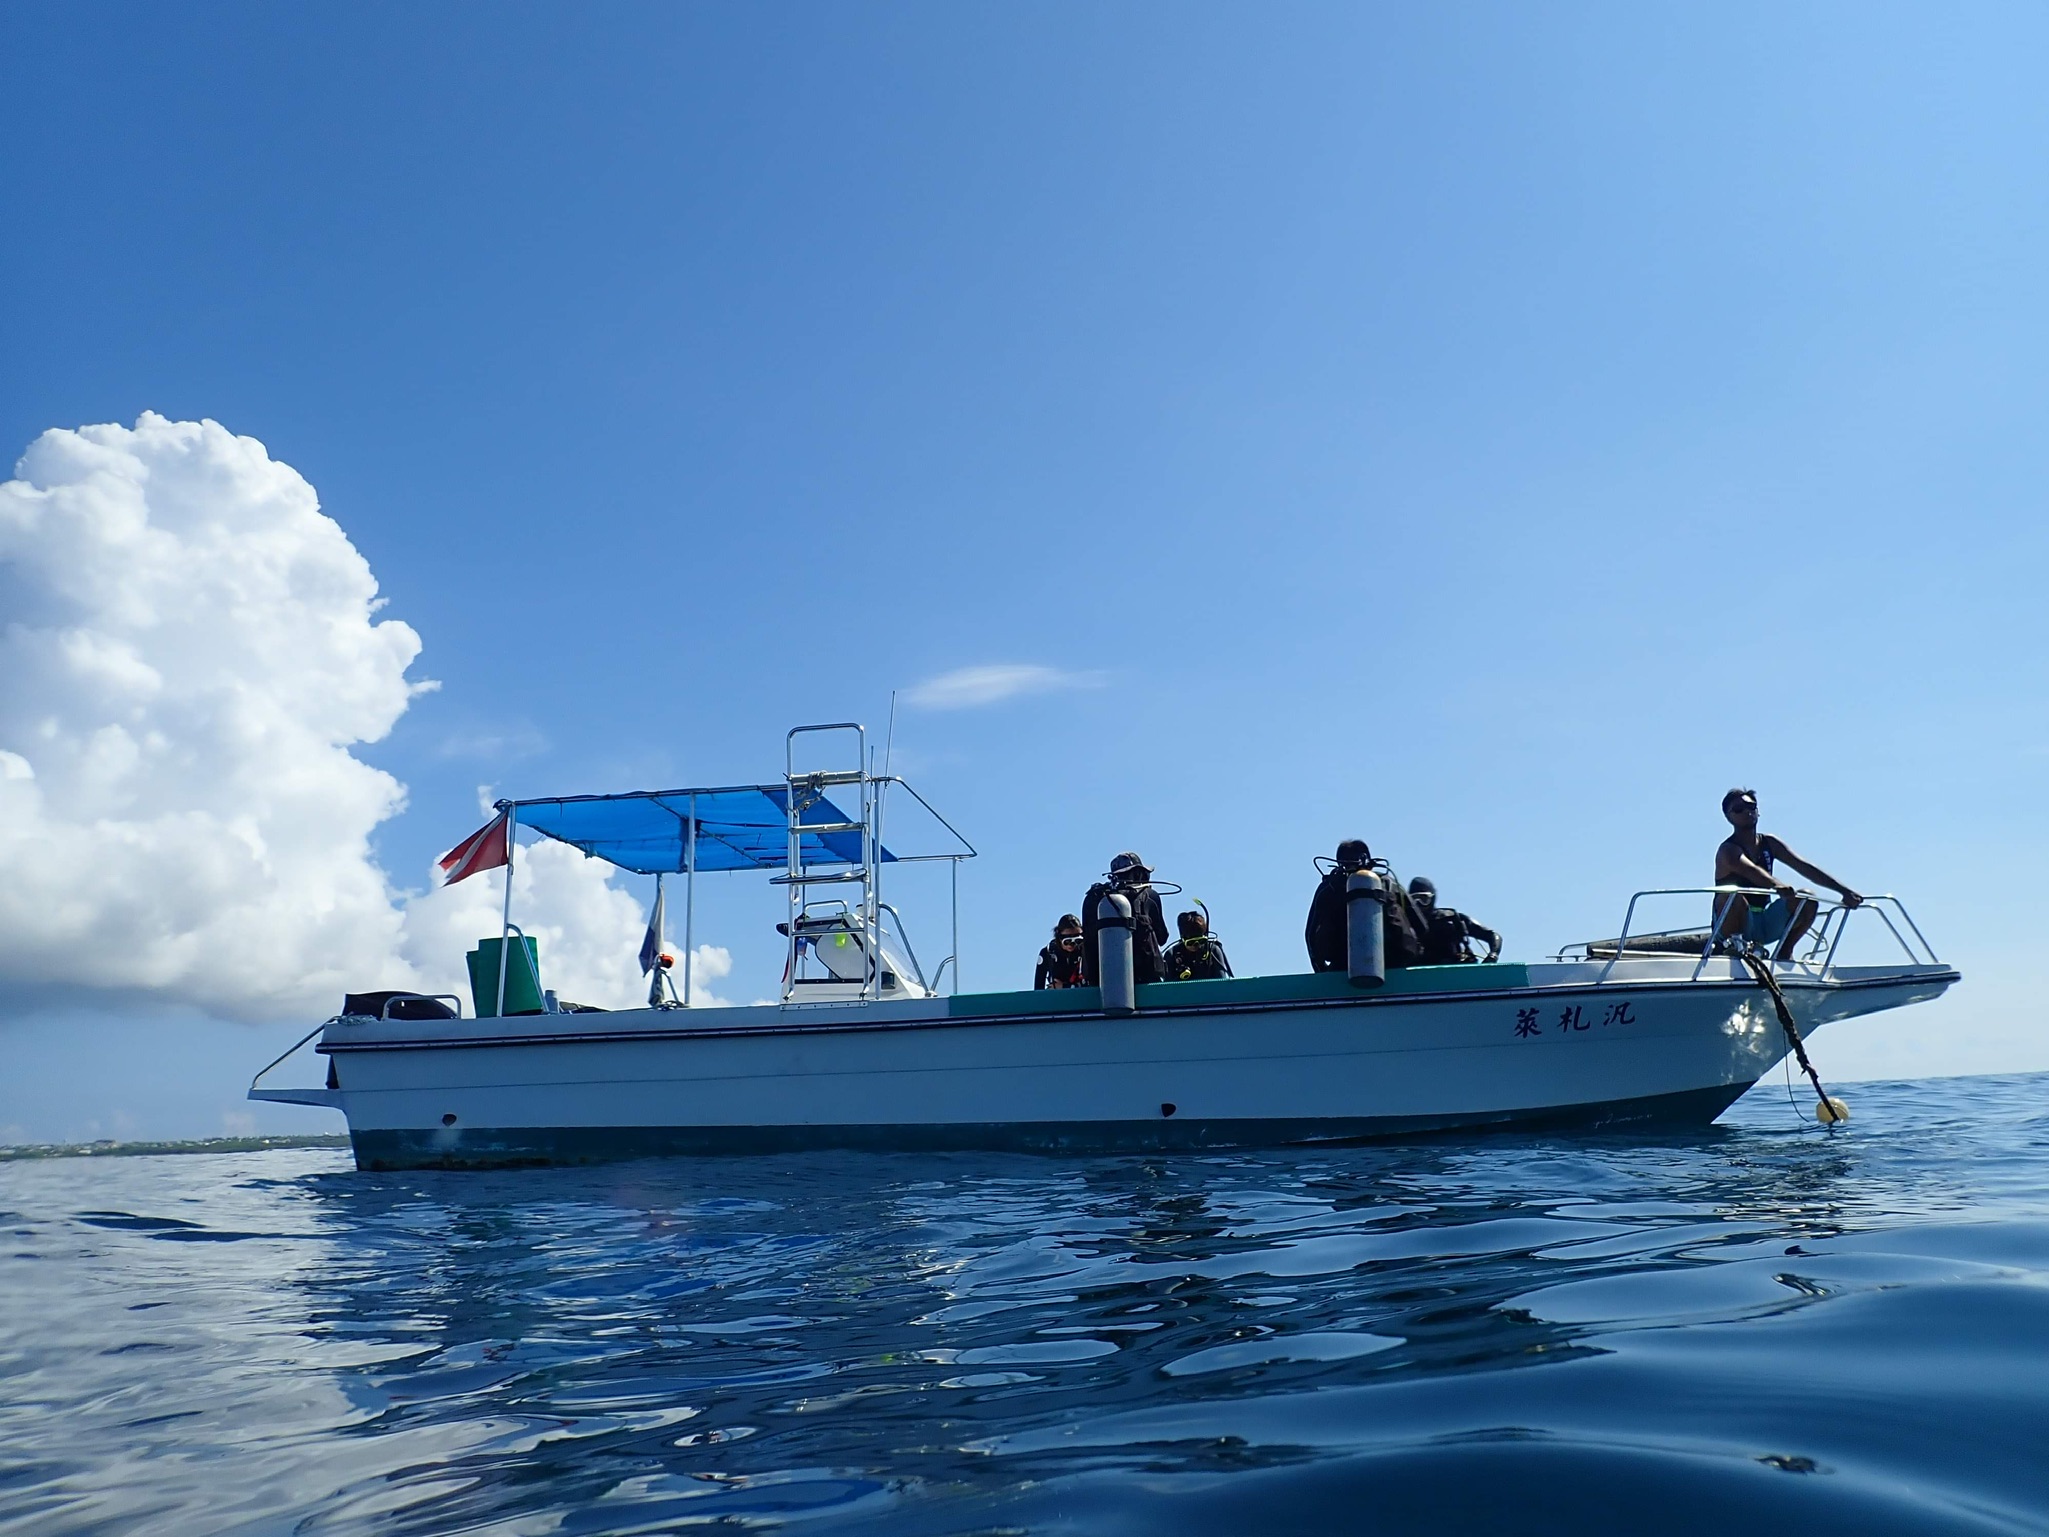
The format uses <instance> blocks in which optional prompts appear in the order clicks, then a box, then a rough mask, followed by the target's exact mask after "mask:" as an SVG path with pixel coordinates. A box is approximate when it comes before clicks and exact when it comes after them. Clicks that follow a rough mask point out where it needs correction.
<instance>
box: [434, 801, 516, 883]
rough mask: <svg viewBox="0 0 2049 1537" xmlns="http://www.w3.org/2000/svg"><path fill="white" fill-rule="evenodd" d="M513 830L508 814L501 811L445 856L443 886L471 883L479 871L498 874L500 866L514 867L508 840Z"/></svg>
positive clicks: (442, 860)
mask: <svg viewBox="0 0 2049 1537" xmlns="http://www.w3.org/2000/svg"><path fill="white" fill-rule="evenodd" d="M509 830H510V824H509V823H508V821H507V813H505V812H503V811H501V812H499V813H498V815H497V816H496V817H494V818H493V819H492V820H491V821H489V822H487V823H486V824H485V825H484V826H482V827H480V828H478V829H477V830H476V831H475V832H473V833H471V834H470V835H469V836H468V837H467V838H465V839H463V840H462V842H460V843H458V844H457V845H456V846H455V847H454V848H452V849H450V850H449V851H448V852H447V853H446V854H443V855H442V856H441V868H442V869H443V870H445V871H446V872H447V874H446V876H445V877H444V878H443V879H442V882H441V884H442V885H444V886H453V885H454V884H455V883H456V882H457V881H466V880H468V879H469V878H470V877H471V876H472V875H475V874H476V873H477V872H478V871H479V870H495V869H497V868H498V867H499V866H500V865H509V864H511V863H512V855H511V853H510V851H509V848H510V844H511V841H512V840H511V839H510V837H509V836H508V833H509Z"/></svg>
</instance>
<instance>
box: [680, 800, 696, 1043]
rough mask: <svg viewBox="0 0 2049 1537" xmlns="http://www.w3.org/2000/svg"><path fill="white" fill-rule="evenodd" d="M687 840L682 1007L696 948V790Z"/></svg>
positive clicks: (686, 998) (687, 1001) (686, 1005)
mask: <svg viewBox="0 0 2049 1537" xmlns="http://www.w3.org/2000/svg"><path fill="white" fill-rule="evenodd" d="M688 838H689V841H688V842H687V843H686V844H685V845H684V850H683V868H684V869H685V870H686V871H687V872H688V873H687V874H686V875H685V876H684V877H683V1007H684V1008H686V1009H687V1008H689V1007H690V962H691V960H692V959H693V957H694V955H695V953H696V950H697V933H696V928H697V792H696V791H695V790H692V791H691V792H690V831H689V834H688Z"/></svg>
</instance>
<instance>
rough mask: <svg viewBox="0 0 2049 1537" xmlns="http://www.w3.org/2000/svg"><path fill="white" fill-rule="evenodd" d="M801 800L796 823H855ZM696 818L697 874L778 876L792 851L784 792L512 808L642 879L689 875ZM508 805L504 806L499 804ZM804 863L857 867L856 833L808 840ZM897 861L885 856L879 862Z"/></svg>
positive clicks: (650, 793)
mask: <svg viewBox="0 0 2049 1537" xmlns="http://www.w3.org/2000/svg"><path fill="white" fill-rule="evenodd" d="M805 793H806V794H808V795H809V799H805V798H802V796H800V799H799V802H798V811H797V820H798V822H799V824H800V825H801V824H805V823H821V824H826V825H830V824H832V823H835V822H851V821H857V820H858V818H854V817H849V816H848V815H847V814H846V813H845V812H843V811H841V810H840V809H839V807H837V806H835V805H834V804H833V803H832V802H831V801H829V800H827V799H826V798H825V797H824V796H823V795H819V794H816V793H815V792H805ZM693 803H694V806H695V810H696V816H697V868H698V869H700V870H781V869H785V868H787V867H788V864H789V850H790V829H789V803H790V792H789V789H788V787H787V786H785V785H740V786H737V787H735V788H731V789H721V790H636V791H633V792H632V793H630V794H626V795H570V796H564V797H562V798H561V799H559V800H534V801H512V802H510V803H509V804H510V805H511V806H512V808H513V815H514V817H515V819H516V820H517V821H518V823H519V825H520V826H521V827H531V828H532V829H533V830H534V831H535V832H538V833H545V834H547V836H549V837H550V838H556V839H559V840H560V841H562V842H563V843H567V844H570V845H571V846H573V847H575V848H579V849H582V850H583V851H584V853H586V854H589V855H590V856H592V857H593V858H595V859H603V860H606V861H608V862H609V863H611V864H615V865H617V866H619V868H620V869H622V870H631V871H633V872H635V873H636V874H639V875H656V874H661V873H664V872H674V871H679V870H683V869H686V868H688V863H689V849H690V819H691V812H692V807H693ZM501 804H505V803H501ZM802 841H803V845H804V860H805V862H806V863H807V864H832V863H835V862H837V863H840V864H849V865H857V864H859V863H860V862H861V835H860V833H858V832H830V833H806V834H804V835H803V840H802ZM877 857H878V858H880V859H882V860H885V861H894V860H895V859H896V855H894V854H892V853H890V852H889V851H888V850H887V849H883V850H881V851H880V853H879V854H878V856H877Z"/></svg>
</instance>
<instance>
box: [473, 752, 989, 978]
mask: <svg viewBox="0 0 2049 1537" xmlns="http://www.w3.org/2000/svg"><path fill="white" fill-rule="evenodd" d="M834 735H838V736H840V737H842V738H843V739H844V738H851V742H850V743H846V742H844V741H843V742H842V743H840V744H835V745H851V746H852V748H853V750H854V759H853V763H852V766H850V767H845V766H843V767H835V768H830V769H806V770H800V769H799V767H798V749H799V739H800V738H816V737H825V738H831V737H832V736H834ZM828 751H829V752H830V751H831V749H828ZM892 786H894V787H898V788H900V789H902V790H903V792H904V793H905V794H907V795H909V796H910V797H911V798H912V799H913V800H915V801H916V802H917V803H918V805H919V806H920V807H922V808H923V809H924V810H925V812H926V813H927V814H928V815H929V816H930V817H931V818H932V820H933V821H935V822H936V823H938V824H939V826H940V827H942V828H943V829H945V832H946V834H947V836H948V837H949V838H951V839H952V840H953V842H954V843H955V844H956V845H958V847H956V848H952V849H948V850H945V851H943V852H938V853H918V854H898V853H894V852H892V851H891V850H889V849H888V848H886V847H885V846H884V844H883V842H882V824H883V811H884V805H885V801H886V799H887V792H888V790H889V789H890V787H892ZM841 789H848V790H852V791H853V792H854V794H853V796H852V797H848V798H849V799H852V800H853V801H854V805H855V808H856V809H855V810H854V811H853V812H851V813H850V812H847V811H842V810H841V809H840V808H839V806H838V805H836V804H835V803H834V802H833V801H832V800H831V799H830V798H829V795H828V792H829V791H834V790H841ZM753 796H759V797H765V798H766V799H767V800H768V801H771V802H774V803H776V804H778V805H779V806H780V808H781V812H782V817H781V821H782V828H781V832H782V837H781V838H780V840H777V841H779V842H780V844H781V847H780V849H776V850H774V851H773V852H771V848H770V846H769V841H768V839H767V837H766V835H767V833H768V829H769V825H770V824H769V823H768V822H767V821H766V820H765V819H763V818H762V817H760V816H759V815H758V814H759V813H760V812H762V811H763V810H764V809H765V808H761V807H756V808H754V810H755V812H756V813H757V815H756V816H755V817H753V818H750V819H748V820H746V821H744V822H742V821H739V820H736V819H728V820H725V821H721V820H720V819H719V818H718V817H717V816H710V817H706V816H701V815H700V811H703V810H708V809H709V808H708V807H707V804H706V803H708V802H710V803H716V804H718V805H722V806H724V807H727V808H733V807H735V806H736V805H738V806H744V805H745V804H746V801H747V798H748V797H753ZM635 805H637V806H639V807H644V808H656V807H658V808H660V812H661V813H663V814H665V815H666V818H668V819H672V820H673V823H674V834H675V836H674V842H673V843H671V842H670V841H669V838H668V836H667V835H666V834H664V835H662V836H660V837H652V836H648V835H647V831H646V826H647V822H648V820H649V818H648V817H647V816H645V815H637V814H636V813H635V812H634V811H632V810H630V809H629V807H632V806H635ZM614 807H616V808H618V812H619V814H620V816H621V817H624V818H626V819H627V820H628V821H631V822H633V823H634V827H635V832H636V836H634V837H631V838H625V837H621V836H617V835H615V836H613V837H612V838H609V839H607V838H604V837H600V836H598V835H596V834H595V833H594V832H593V831H592V830H591V827H590V826H587V825H586V826H579V825H578V824H579V823H592V822H594V821H598V820H602V819H603V812H602V811H601V810H600V808H614ZM497 809H498V810H500V811H502V812H504V813H505V814H506V819H507V828H506V841H507V845H508V856H510V849H511V845H512V844H513V842H514V834H515V833H516V832H517V830H518V829H519V828H520V827H522V826H524V827H526V828H529V829H531V830H532V831H534V832H537V833H539V834H541V835H542V836H543V837H549V838H554V839H556V840H557V841H559V842H563V843H567V844H569V845H570V846H571V847H573V848H577V849H579V850H581V851H582V852H583V853H584V854H586V855H588V856H590V857H592V858H595V859H603V860H605V861H606V863H608V864H611V865H614V866H616V867H617V868H619V869H623V870H630V871H633V872H634V873H636V874H641V875H653V876H654V877H655V880H656V884H657V889H658V890H659V888H660V885H661V883H662V881H663V880H664V879H665V878H666V877H667V876H669V875H671V874H675V875H681V876H682V877H683V880H684V895H683V1000H682V1001H683V1004H684V1006H685V1007H686V1008H687V1007H691V1006H692V1005H693V1003H694V1000H693V997H692V987H691V984H692V980H693V966H694V962H695V957H696V949H697V934H696V920H697V877H698V875H699V874H700V873H731V872H737V871H742V870H777V869H779V870H780V872H781V873H779V874H776V875H772V876H771V877H770V882H771V884H774V885H779V886H782V887H785V888H786V889H787V891H788V895H789V913H790V917H789V922H788V923H787V924H786V925H785V927H786V928H787V929H788V931H789V933H788V944H787V950H786V966H785V971H784V977H783V990H782V999H783V1003H784V1004H785V1005H787V1004H789V1002H790V1000H791V996H792V993H793V990H794V985H795V981H796V976H797V965H798V950H799V942H798V933H797V920H798V919H799V918H800V917H801V916H802V915H803V912H804V906H805V899H806V894H807V893H808V892H809V891H810V890H811V889H812V888H813V887H825V886H848V885H851V886H854V887H856V888H857V900H856V901H855V902H852V903H850V904H849V905H850V906H852V907H854V908H855V909H856V910H857V911H858V912H859V913H860V915H861V922H862V924H863V926H864V928H865V930H866V932H867V933H868V935H870V936H871V938H870V940H869V943H868V947H867V948H868V966H867V971H866V975H865V977H864V980H863V983H862V989H861V997H862V999H864V1000H865V1001H869V1002H873V1001H875V1000H877V999H879V998H880V997H881V989H882V968H881V963H880V955H881V944H880V940H881V932H882V930H881V924H882V918H883V915H884V913H888V914H889V915H890V917H891V918H892V919H895V917H896V912H895V909H894V908H893V907H890V906H889V904H887V903H885V902H884V901H883V900H882V875H883V866H884V865H886V864H933V863H939V862H944V863H946V864H947V865H948V866H949V867H950V870H949V876H950V879H949V888H948V898H949V907H950V912H949V920H950V924H951V943H950V945H949V947H948V949H949V953H948V954H947V956H946V958H945V959H944V960H942V961H940V963H939V964H938V966H937V967H936V968H935V969H934V971H933V973H932V979H931V985H932V988H933V990H934V991H937V990H938V985H939V980H940V978H941V977H944V976H945V975H946V974H947V971H948V969H949V968H951V970H952V981H951V985H950V991H953V992H959V991H960V975H961V966H960V866H961V862H962V861H963V860H967V859H973V858H975V857H976V855H977V850H976V848H975V846H974V845H973V844H972V843H970V842H969V841H968V840H967V839H966V838H965V837H963V836H962V835H961V832H960V830H959V829H958V828H956V827H955V826H954V825H953V824H952V823H951V822H949V821H947V819H946V818H945V817H943V816H941V815H940V814H939V812H938V811H937V810H936V809H935V808H934V807H933V805H932V803H931V802H930V801H928V800H926V799H925V797H924V796H922V795H920V794H919V793H918V792H917V790H916V789H914V788H913V787H912V786H911V785H910V784H909V783H907V782H906V781H905V780H904V779H902V778H901V777H899V776H897V775H895V774H890V773H881V774H878V773H876V772H874V768H873V764H872V762H871V761H870V752H869V747H868V734H867V728H866V727H864V726H863V725H861V724H860V723H859V722H857V721H833V722H827V723H824V724H820V725H810V726H796V727H793V728H791V730H790V731H789V733H788V734H787V736H786V737H785V739H784V753H783V780H782V783H780V784H761V785H709V786H699V787H697V788H692V789H677V790H639V791H629V792H625V793H621V794H614V795H574V796H553V797H542V798H535V799H528V800H501V801H499V802H498V803H497ZM735 817H736V818H737V812H736V813H735ZM615 820H616V819H615ZM551 822H552V823H554V824H555V825H554V826H553V827H551V826H550V825H549V824H550V823H551ZM750 832H751V833H752V834H753V835H754V836H753V837H751V838H750V837H748V836H746V834H748V833H750ZM579 834H582V835H581V836H579ZM608 848H609V849H610V851H609V852H608V851H607V850H608ZM707 850H715V851H716V854H715V857H714V858H712V859H710V860H707V859H706V857H705V855H706V851H707ZM897 926H898V930H899V935H900V937H901V938H902V939H903V941H904V943H906V944H908V943H909V936H908V935H907V934H903V933H902V923H901V920H897ZM512 932H513V925H512V864H511V861H510V857H508V862H507V865H506V877H505V912H504V919H503V925H502V931H501V934H500V950H499V959H500V969H501V971H502V970H503V963H504V956H505V952H506V948H507V946H508V943H509V940H510V937H511V934H512ZM503 987H504V983H503V979H502V977H501V979H500V993H501V998H500V1002H499V1009H500V1010H501V1012H502V1010H503V1008H504V1002H503V997H502V994H503Z"/></svg>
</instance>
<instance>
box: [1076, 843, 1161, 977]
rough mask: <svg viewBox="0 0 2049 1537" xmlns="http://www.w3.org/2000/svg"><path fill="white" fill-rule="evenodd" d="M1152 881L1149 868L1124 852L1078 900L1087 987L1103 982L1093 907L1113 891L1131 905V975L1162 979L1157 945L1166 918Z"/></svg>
mask: <svg viewBox="0 0 2049 1537" xmlns="http://www.w3.org/2000/svg"><path fill="white" fill-rule="evenodd" d="M1152 880H1153V871H1152V866H1150V865H1148V864H1147V863H1146V862H1145V861H1144V860H1142V859H1140V858H1139V857H1138V856H1137V855H1136V854H1134V853H1132V852H1131V851H1130V850H1128V849H1127V850H1126V851H1125V852H1124V853H1122V854H1119V855H1118V856H1117V857H1116V858H1115V859H1113V860H1111V861H1110V873H1109V874H1108V875H1107V876H1105V877H1104V878H1103V879H1102V880H1099V881H1097V882H1096V883H1095V885H1093V886H1091V887H1089V890H1088V895H1087V896H1085V897H1083V898H1082V899H1081V935H1082V938H1081V970H1082V976H1083V977H1084V978H1085V979H1086V980H1087V982H1088V985H1089V986H1090V987H1100V986H1102V983H1103V974H1102V970H1101V955H1100V952H1099V951H1098V950H1097V948H1096V935H1097V932H1098V929H1097V921H1096V908H1097V905H1098V904H1099V903H1101V901H1102V900H1103V898H1104V897H1105V896H1107V895H1109V894H1110V893H1111V892H1113V891H1114V892H1116V893H1117V894H1118V895H1120V896H1122V897H1123V898H1124V899H1125V900H1126V901H1128V902H1130V904H1131V970H1132V976H1133V977H1134V978H1135V979H1136V980H1137V981H1140V982H1158V981H1161V980H1163V973H1162V970H1161V964H1162V963H1161V959H1160V945H1161V943H1162V941H1164V940H1165V939H1166V937H1167V915H1166V912H1165V911H1164V910H1163V909H1162V908H1161V906H1160V894H1159V893H1158V892H1157V891H1155V890H1153V886H1152Z"/></svg>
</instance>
